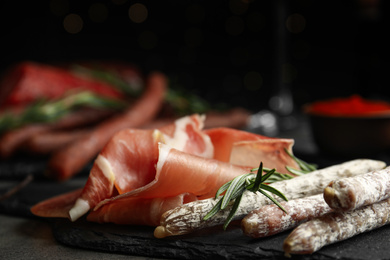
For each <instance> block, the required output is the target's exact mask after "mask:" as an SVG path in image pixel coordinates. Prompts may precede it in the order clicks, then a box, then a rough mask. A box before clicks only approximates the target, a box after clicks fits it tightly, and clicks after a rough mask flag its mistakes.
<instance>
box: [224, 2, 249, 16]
mask: <svg viewBox="0 0 390 260" xmlns="http://www.w3.org/2000/svg"><path fill="white" fill-rule="evenodd" d="M229 9H230V11H231V12H232V13H233V14H236V15H240V14H244V13H245V12H246V11H247V10H248V2H247V1H242V0H230V1H229Z"/></svg>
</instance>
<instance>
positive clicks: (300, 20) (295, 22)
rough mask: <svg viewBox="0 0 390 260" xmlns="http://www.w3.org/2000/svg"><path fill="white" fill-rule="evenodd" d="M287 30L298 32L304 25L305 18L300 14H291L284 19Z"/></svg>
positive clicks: (301, 30)
mask: <svg viewBox="0 0 390 260" xmlns="http://www.w3.org/2000/svg"><path fill="white" fill-rule="evenodd" d="M286 27H287V30H288V31H290V32H291V33H300V32H303V30H304V29H305V27H306V19H305V17H303V16H302V15H301V14H297V13H295V14H292V15H290V16H289V17H287V20H286Z"/></svg>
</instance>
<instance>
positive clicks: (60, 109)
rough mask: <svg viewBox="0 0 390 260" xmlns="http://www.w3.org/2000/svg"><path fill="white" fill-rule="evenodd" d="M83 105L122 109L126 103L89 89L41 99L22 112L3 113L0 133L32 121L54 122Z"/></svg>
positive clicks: (0, 117)
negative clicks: (47, 99)
mask: <svg viewBox="0 0 390 260" xmlns="http://www.w3.org/2000/svg"><path fill="white" fill-rule="evenodd" d="M81 106H88V107H93V108H110V109H122V108H124V107H125V106H126V104H125V103H124V102H119V101H118V100H113V99H109V98H104V97H101V96H98V95H96V94H94V93H92V92H89V91H84V92H78V93H72V94H69V95H66V96H65V97H63V98H61V99H58V100H54V101H49V102H45V101H43V100H40V101H37V102H36V103H34V104H32V105H30V106H28V107H27V108H26V109H25V110H24V111H23V112H22V113H21V114H15V113H13V112H5V113H4V114H2V115H1V116H0V133H1V132H3V131H7V130H11V129H15V128H18V127H21V126H24V125H27V124H30V123H48V122H53V121H55V120H57V119H59V118H61V117H63V116H64V115H66V114H67V113H69V112H71V111H73V110H75V109H77V108H78V107H81Z"/></svg>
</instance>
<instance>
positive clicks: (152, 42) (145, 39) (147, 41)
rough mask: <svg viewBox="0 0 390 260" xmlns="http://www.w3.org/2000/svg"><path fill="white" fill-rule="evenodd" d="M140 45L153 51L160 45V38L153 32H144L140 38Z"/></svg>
mask: <svg viewBox="0 0 390 260" xmlns="http://www.w3.org/2000/svg"><path fill="white" fill-rule="evenodd" d="M138 44H139V46H140V47H141V48H142V49H145V50H151V49H153V48H155V47H156V46H157V44H158V37H157V35H156V34H155V33H154V32H152V31H143V32H142V33H141V34H140V35H139V36H138Z"/></svg>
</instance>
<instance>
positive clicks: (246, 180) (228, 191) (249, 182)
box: [203, 162, 287, 229]
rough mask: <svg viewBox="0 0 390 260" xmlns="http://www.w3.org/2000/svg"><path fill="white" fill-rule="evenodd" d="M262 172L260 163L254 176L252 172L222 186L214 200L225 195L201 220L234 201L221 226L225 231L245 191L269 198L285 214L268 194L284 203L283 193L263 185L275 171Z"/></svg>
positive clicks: (208, 217) (280, 206)
mask: <svg viewBox="0 0 390 260" xmlns="http://www.w3.org/2000/svg"><path fill="white" fill-rule="evenodd" d="M263 172H264V169H263V163H262V162H261V163H260V167H259V168H258V170H257V174H254V173H252V172H251V173H247V174H243V175H240V176H238V177H236V178H234V179H233V180H231V181H229V182H227V183H226V184H224V185H223V186H222V187H221V188H219V189H218V191H217V193H216V196H215V199H217V198H218V197H219V196H220V195H221V194H223V193H225V194H224V195H223V196H222V197H221V198H220V199H219V201H218V202H217V204H216V205H215V206H214V207H213V208H212V209H211V211H210V212H209V213H208V214H207V215H206V216H205V217H204V218H203V220H207V219H210V218H212V217H213V216H214V215H215V214H217V213H218V212H219V211H220V210H224V209H225V208H226V207H227V206H228V205H230V204H231V202H232V201H234V202H233V205H232V209H231V211H230V213H229V215H228V217H227V218H226V221H225V223H224V225H223V228H224V229H226V228H227V226H228V225H229V223H230V222H231V221H232V219H233V217H234V215H235V214H236V212H237V210H238V207H239V205H240V202H241V198H242V196H243V194H244V192H245V191H246V190H248V191H251V192H257V191H259V192H260V193H261V194H263V195H264V196H266V197H267V198H269V199H270V200H271V201H272V202H273V203H275V204H276V205H277V206H278V207H279V208H280V209H281V210H283V211H284V212H286V210H285V209H284V208H283V206H282V205H281V204H280V203H279V202H278V201H277V200H276V199H275V198H274V197H272V196H271V195H270V194H269V193H268V192H270V193H273V194H275V195H276V196H278V197H280V198H282V199H283V200H285V201H287V198H286V196H284V195H283V193H281V192H280V191H278V190H277V189H275V188H273V187H271V186H268V185H267V184H265V182H266V181H267V179H268V178H270V177H271V176H272V175H273V174H274V173H275V169H272V170H269V171H266V174H264V175H263ZM267 191H268V192H267Z"/></svg>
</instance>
